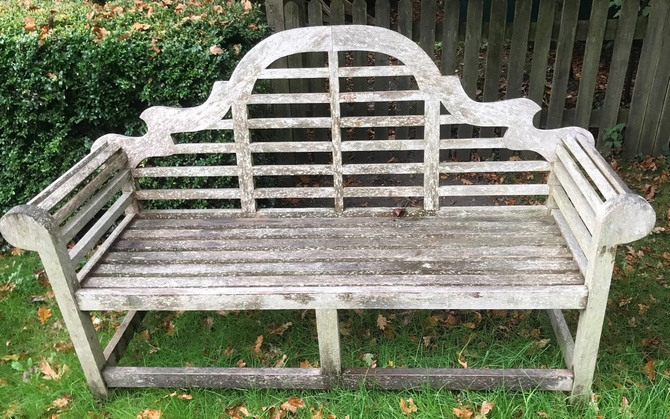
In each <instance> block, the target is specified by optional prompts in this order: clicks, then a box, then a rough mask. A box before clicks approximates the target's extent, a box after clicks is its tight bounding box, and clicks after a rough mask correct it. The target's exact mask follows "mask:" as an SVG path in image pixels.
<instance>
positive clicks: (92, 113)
mask: <svg viewBox="0 0 670 419" xmlns="http://www.w3.org/2000/svg"><path fill="white" fill-rule="evenodd" d="M264 22H265V21H264V17H263V16H262V13H261V12H260V10H259V8H258V7H257V6H253V7H252V6H251V3H249V2H248V0H247V1H246V3H232V2H231V3H230V4H228V3H227V2H225V1H220V0H210V1H207V0H204V1H202V2H200V1H194V0H190V1H188V2H179V1H176V0H162V1H161V2H148V1H146V2H142V1H140V0H135V1H132V0H121V1H117V2H115V3H113V4H111V3H109V4H106V5H105V6H100V5H97V4H93V3H82V2H79V1H74V0H61V1H60V2H57V1H38V0H32V1H30V0H22V1H20V2H18V3H17V2H16V1H15V0H13V1H10V2H6V1H0V153H2V154H1V157H0V158H1V162H2V164H1V165H0V214H2V213H4V212H5V211H7V210H8V209H9V208H11V206H13V205H16V204H20V203H25V202H26V201H27V200H28V199H30V198H31V197H32V196H34V195H35V194H36V193H37V192H39V191H40V190H42V189H43V188H44V187H45V186H46V185H47V184H49V183H50V182H51V181H53V180H54V179H55V178H56V177H58V176H59V175H60V174H62V173H63V172H64V171H66V170H67V169H68V168H69V167H71V166H72V164H73V163H74V162H75V161H77V160H79V159H80V158H81V157H82V156H84V155H85V154H86V153H87V152H88V149H89V147H90V145H91V144H92V142H93V141H94V140H95V139H96V138H98V137H99V136H101V135H103V134H106V133H110V132H114V133H121V134H126V135H141V134H143V133H144V130H145V126H144V123H143V122H142V121H141V120H140V119H139V118H138V116H139V114H140V113H141V112H142V111H143V110H144V109H146V108H147V107H149V106H153V105H179V106H194V105H197V104H200V103H202V102H203V101H204V99H205V98H206V97H207V95H208V94H209V91H210V89H211V86H212V83H213V82H214V81H216V80H226V79H228V78H229V76H230V74H231V73H232V71H233V69H234V68H235V65H236V64H237V62H238V61H239V60H240V58H241V57H242V55H244V53H245V52H246V51H248V50H249V49H250V48H251V47H253V45H255V44H256V43H257V42H258V41H260V40H261V39H262V38H263V37H265V36H266V34H267V30H266V25H265V23H264ZM212 47H214V48H212Z"/></svg>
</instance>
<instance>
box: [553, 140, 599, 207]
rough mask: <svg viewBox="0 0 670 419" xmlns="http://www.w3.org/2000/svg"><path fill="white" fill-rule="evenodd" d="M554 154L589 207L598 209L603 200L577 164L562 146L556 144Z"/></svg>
mask: <svg viewBox="0 0 670 419" xmlns="http://www.w3.org/2000/svg"><path fill="white" fill-rule="evenodd" d="M556 154H557V155H558V158H559V159H560V161H561V163H562V164H563V167H564V168H565V171H566V172H567V173H568V175H570V177H571V178H572V180H573V181H574V182H575V184H576V185H577V187H578V188H579V191H580V192H581V193H582V194H583V195H584V198H586V201H587V202H588V203H589V205H591V208H593V211H595V212H597V211H598V210H599V209H600V206H601V205H602V203H603V200H602V199H601V198H600V196H598V193H597V192H596V191H595V189H594V188H593V187H592V186H591V184H590V183H589V181H588V179H586V176H584V174H583V173H582V171H581V170H580V168H579V167H578V166H577V163H575V161H574V160H573V159H572V157H571V156H570V155H569V154H568V152H567V151H566V150H565V148H563V146H558V147H557V148H556Z"/></svg>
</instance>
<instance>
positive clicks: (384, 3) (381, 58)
mask: <svg viewBox="0 0 670 419" xmlns="http://www.w3.org/2000/svg"><path fill="white" fill-rule="evenodd" d="M390 24H391V4H390V2H389V0H377V1H376V2H375V25H376V26H379V27H380V28H386V29H388V28H389V27H390ZM387 65H389V61H388V56H387V55H386V54H379V53H377V54H375V66H387ZM375 90H376V91H386V90H389V78H388V77H375ZM388 113H389V103H388V102H377V103H375V116H386V115H388ZM388 136H389V129H388V127H377V128H375V140H386V139H388Z"/></svg>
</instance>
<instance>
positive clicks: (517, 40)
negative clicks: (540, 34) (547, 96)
mask: <svg viewBox="0 0 670 419" xmlns="http://www.w3.org/2000/svg"><path fill="white" fill-rule="evenodd" d="M532 7H533V1H532V0H516V5H515V8H514V28H513V29H514V30H513V32H512V45H511V47H510V52H509V66H508V70H507V92H506V95H505V97H506V98H507V99H514V98H517V97H521V86H522V84H523V73H524V68H525V64H526V53H527V52H528V32H529V30H530V13H531V10H532Z"/></svg>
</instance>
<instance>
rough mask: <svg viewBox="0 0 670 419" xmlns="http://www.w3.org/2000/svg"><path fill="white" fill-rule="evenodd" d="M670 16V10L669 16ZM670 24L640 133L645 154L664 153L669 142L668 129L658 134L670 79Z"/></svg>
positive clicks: (661, 46) (642, 150)
mask: <svg viewBox="0 0 670 419" xmlns="http://www.w3.org/2000/svg"><path fill="white" fill-rule="evenodd" d="M668 17H670V11H669V12H668V15H667V16H666V20H667V18H668ZM669 29H670V25H668V24H667V23H666V24H665V29H664V31H663V32H664V35H663V39H662V45H659V48H658V49H657V51H658V50H660V59H659V62H658V67H657V68H656V75H655V76H654V82H653V84H652V86H651V94H650V95H649V106H647V111H646V112H645V117H644V125H643V126H642V134H641V135H640V149H639V151H640V152H642V153H644V154H652V155H657V156H658V155H661V154H663V145H664V144H667V143H668V139H669V138H670V136H668V133H667V131H666V132H665V134H662V135H658V136H657V135H656V133H657V130H658V125H659V124H660V123H661V118H662V117H663V114H662V113H661V112H662V111H663V103H664V102H665V101H666V100H667V99H666V92H667V89H668V82H669V81H670V30H669Z"/></svg>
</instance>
